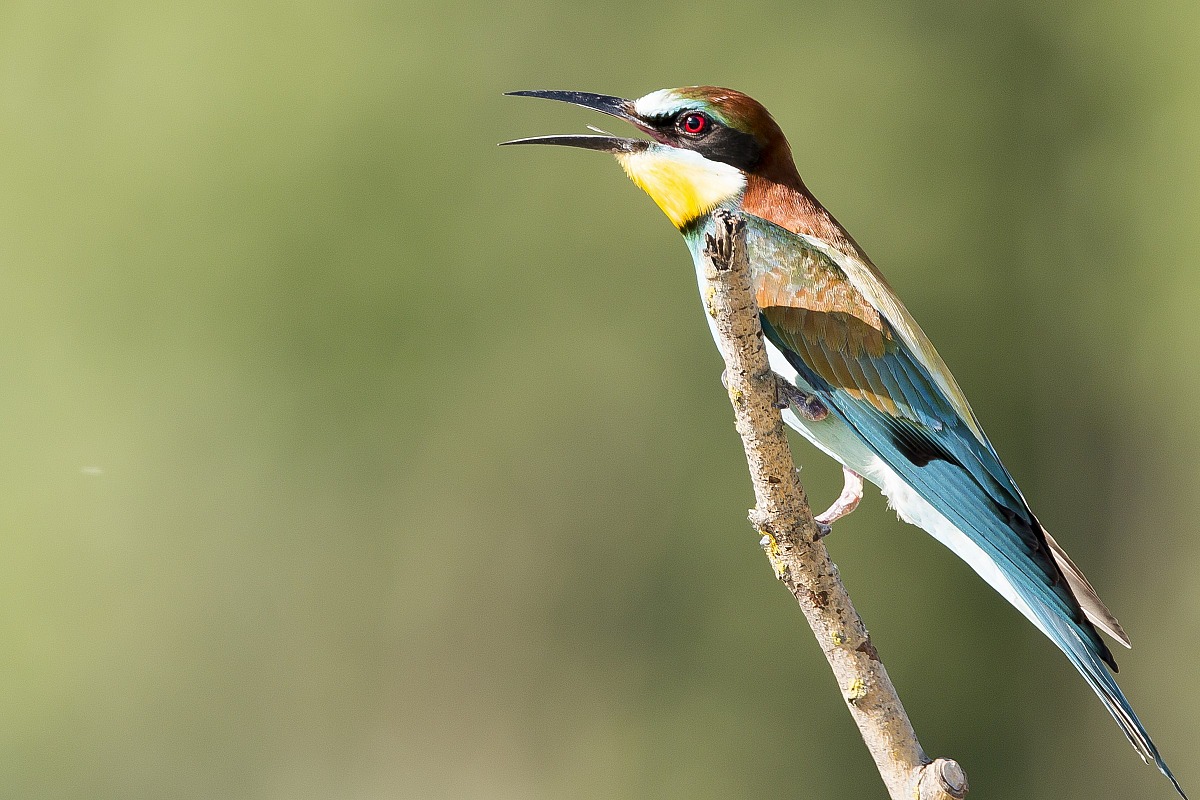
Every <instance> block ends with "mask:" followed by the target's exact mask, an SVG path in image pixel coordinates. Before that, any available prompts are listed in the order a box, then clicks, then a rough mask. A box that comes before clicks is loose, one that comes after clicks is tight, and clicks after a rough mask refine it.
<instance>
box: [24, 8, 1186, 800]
mask: <svg viewBox="0 0 1200 800" xmlns="http://www.w3.org/2000/svg"><path fill="white" fill-rule="evenodd" d="M1198 35H1200V8H1197V7H1196V5H1195V4H1194V3H1184V2H1163V3H1156V4H1153V5H1150V6H1147V5H1146V4H1143V3H1135V2H1132V0H1120V1H1118V2H1107V3H1103V4H1083V3H1067V4H1059V5H1055V4H1046V3H1042V2H1032V0H1013V2H1005V3H989V4H962V3H953V2H924V1H922V0H908V1H906V2H899V3H896V2H885V1H884V0H875V1H874V2H850V3H845V2H832V1H829V2H816V3H810V4H807V5H806V6H804V7H799V6H797V5H796V4H794V3H787V2H776V3H770V2H746V3H737V4H733V3H702V4H699V5H697V4H695V3H692V4H671V3H667V4H660V5H657V6H655V5H646V4H644V3H638V4H634V3H629V4H625V5H618V4H610V5H595V6H591V7H588V6H587V5H583V4H580V5H575V6H566V5H561V4H556V3H547V2H538V1H537V0H529V1H528V2H522V3H520V4H517V5H513V6H508V7H497V6H493V5H491V4H483V3H470V2H454V0H451V1H450V2H440V3H433V2H412V1H409V0H401V2H398V3H397V2H391V3H370V2H349V3H344V2H343V3H333V2H316V1H314V2H307V3H302V4H290V3H274V4H271V3H255V4H249V5H247V4H244V3H232V2H228V3H209V4H203V7H202V6H201V5H200V4H160V3H133V2H106V3H100V2H90V3H89V2H84V3H67V4H43V3H28V2H27V3H9V4H6V6H5V8H4V11H3V14H2V15H0V119H2V124H0V146H2V150H0V153H2V154H0V186H2V187H3V189H2V191H0V226H2V229H0V276H2V278H0V280H2V281H3V292H2V295H0V297H2V299H0V303H2V304H3V305H2V311H0V326H2V334H3V335H2V336H0V375H2V376H3V378H2V379H0V443H2V445H0V449H2V452H3V455H0V475H2V477H3V486H4V489H3V494H4V497H5V500H4V502H3V503H0V530H2V531H3V539H2V540H0V541H2V542H3V552H2V554H0V609H2V611H0V641H2V642H3V644H2V647H3V658H2V659H0V680H2V681H3V686H4V691H3V692H0V703H2V717H3V719H4V721H5V722H4V724H3V726H0V727H2V733H0V786H3V787H4V788H3V789H0V795H3V796H7V797H14V798H68V799H70V798H81V799H82V798H89V799H90V798H122V799H125V798H162V797H171V798H218V797H219V798H234V799H238V798H280V799H281V800H283V799H285V798H286V799H289V800H290V799H291V798H414V799H416V798H431V799H440V798H447V799H449V798H454V799H458V798H464V799H468V800H469V799H470V798H481V799H482V798H487V799H488V800H504V799H505V798H531V799H535V800H536V799H537V798H547V799H548V798H562V797H571V798H584V799H585V800H586V799H588V798H684V797H687V798H730V799H736V798H762V797H796V798H807V797H838V798H842V797H844V798H860V797H882V796H883V789H882V785H881V784H880V782H879V779H878V777H877V775H876V774H875V772H874V769H873V767H872V765H871V764H870V762H869V760H868V757H867V755H866V752H865V749H864V748H863V747H862V745H861V742H860V741H859V739H858V734H857V732H856V731H855V729H854V728H853V726H852V725H851V722H850V720H849V716H848V714H847V713H846V712H845V709H844V708H843V707H842V703H841V700H840V699H839V696H838V693H837V690H836V687H835V686H834V684H833V680H832V678H831V676H830V674H829V672H828V670H827V668H826V666H825V664H824V661H823V659H822V657H821V654H820V653H819V652H818V650H817V647H816V645H815V644H814V642H813V641H812V639H811V636H810V634H809V633H808V631H807V629H806V627H805V625H804V622H803V619H802V618H801V616H800V614H799V612H798V611H797V610H796V609H795V608H794V605H793V603H792V601H791V598H790V597H789V596H788V594H787V592H786V591H785V590H784V589H783V588H782V587H781V586H779V585H778V584H777V582H776V581H775V580H774V579H773V577H772V576H771V573H770V570H769V567H768V565H767V562H766V559H765V558H764V557H763V555H762V553H761V551H760V550H759V548H758V546H757V543H756V537H755V535H754V534H753V532H752V531H751V529H750V527H749V526H748V524H747V523H746V521H745V511H746V509H747V508H748V506H749V505H750V504H751V503H752V495H751V492H750V487H749V484H748V480H747V477H746V474H745V466H744V463H743V460H742V455H741V450H740V443H739V442H738V439H737V437H736V435H735V434H734V431H733V427H732V424H731V414H730V411H729V408H728V404H727V400H726V397H725V393H724V391H723V390H722V389H721V386H720V383H719V382H718V376H719V374H720V371H721V364H720V362H719V360H718V357H717V355H716V352H715V350H714V348H713V346H712V343H711V341H710V339H709V335H708V332H707V330H706V326H705V323H704V320H703V315H702V312H701V309H700V305H699V301H698V298H697V297H696V290H695V287H694V278H693V272H692V267H691V263H690V260H689V258H688V256H687V253H686V251H685V249H684V247H683V244H682V243H681V242H680V241H679V238H678V236H677V234H676V233H675V232H674V231H673V230H672V229H671V227H670V225H669V224H668V223H667V221H666V220H665V219H664V218H662V216H661V214H659V212H658V211H657V210H656V209H655V208H654V207H653V204H652V203H651V201H650V200H649V199H648V198H646V197H645V196H644V195H642V194H641V193H640V192H638V191H637V190H636V189H635V188H634V187H633V186H632V185H630V184H629V183H628V181H626V179H625V178H624V177H623V176H622V175H621V173H620V170H619V169H618V168H617V166H616V165H615V164H613V163H612V162H611V160H610V159H607V158H605V157H602V156H599V155H597V154H594V153H584V152H582V151H564V150H551V149H543V150H532V149H530V150H516V149H514V150H498V149H497V148H496V147H495V143H496V142H498V141H501V140H503V139H508V138H514V137H518V136H526V135H536V134H544V133H564V132H582V131H583V130H584V128H583V126H584V125H585V124H588V123H594V124H600V125H605V126H609V127H611V126H613V125H614V124H617V123H615V122H614V121H613V120H607V121H605V119H598V118H597V117H596V115H593V114H589V113H587V112H585V111H582V110H579V109H572V108H569V107H567V106H563V105H561V104H553V103H547V102H540V101H534V100H527V99H521V98H505V97H502V96H501V93H502V92H504V91H506V90H513V89H531V88H568V89H584V90H592V91H599V92H606V93H613V94H621V95H624V96H637V95H640V94H642V93H645V92H647V91H650V90H653V89H657V88H661V87H665V86H678V85H687V84H695V83H715V84H719V85H727V86H733V87H736V88H740V89H743V90H745V91H747V92H749V93H751V94H752V95H754V96H755V97H757V98H759V99H760V100H762V101H763V102H764V103H765V104H766V105H767V106H768V107H769V108H771V109H772V110H773V111H774V113H775V115H776V117H777V118H778V120H779V121H780V123H781V124H782V125H783V127H784V129H785V130H786V131H787V132H788V133H789V136H790V138H791V141H792V143H793V146H794V149H795V151H796V155H797V162H798V164H799V166H800V169H801V172H802V173H803V174H804V175H805V176H806V179H807V180H808V182H809V185H810V186H811V187H812V188H813V190H814V191H815V192H816V193H817V195H818V196H819V197H820V198H822V199H823V201H824V202H825V203H826V204H827V205H828V206H829V207H830V208H831V209H832V210H833V212H834V213H835V214H837V215H838V217H839V218H840V219H841V220H842V222H843V223H844V224H846V225H847V227H848V228H849V229H850V230H851V231H852V232H853V234H854V235H855V237H856V238H857V239H858V240H859V242H860V243H861V244H863V246H864V247H865V248H866V249H867V251H868V252H869V253H871V255H872V256H873V258H874V259H875V261H876V262H877V263H879V264H880V265H881V267H882V268H883V269H884V271H885V272H886V273H887V275H888V276H889V278H890V279H891V281H892V282H893V284H894V285H895V286H896V287H897V289H898V290H899V292H900V294H901V295H902V296H903V297H904V298H905V300H906V302H907V303H908V305H909V307H910V309H911V310H912V311H913V312H914V314H915V315H916V316H917V318H918V319H919V320H921V322H922V324H923V325H924V327H925V328H926V330H927V331H928V333H929V334H930V336H931V337H932V338H933V340H934V341H935V342H936V343H937V344H938V346H939V348H940V349H941V351H942V354H943V355H944V357H945V358H946V360H947V361H948V362H949V364H950V365H951V366H952V367H953V368H954V370H955V372H956V374H957V376H958V378H959V381H960V382H961V383H962V384H963V386H964V387H965V389H966V391H967V393H968V395H969V396H970V397H971V398H972V401H973V403H974V405H975V409H976V411H977V412H978V414H979V416H980V417H981V418H982V420H983V421H984V424H985V425H986V427H987V428H988V430H989V432H990V434H991V436H992V438H993V440H994V441H995V443H996V445H997V447H998V448H999V449H1000V451H1001V453H1002V454H1004V456H1005V459H1006V461H1007V463H1008V465H1009V467H1010V469H1011V470H1012V471H1013V473H1014V474H1015V475H1016V476H1017V477H1018V479H1019V480H1020V481H1021V484H1022V486H1023V488H1024V490H1025V492H1026V494H1027V495H1028V497H1029V498H1030V501H1031V502H1032V504H1033V505H1034V508H1035V509H1037V511H1038V514H1039V516H1040V517H1041V518H1042V519H1043V521H1045V523H1046V524H1047V526H1048V527H1049V528H1050V529H1051V530H1052V531H1054V533H1055V534H1056V536H1057V537H1058V539H1059V540H1060V541H1061V542H1063V543H1064V545H1065V546H1066V547H1067V548H1068V550H1069V551H1070V552H1071V553H1072V555H1073V556H1074V557H1075V559H1076V560H1077V561H1078V562H1079V564H1080V565H1081V566H1083V567H1084V569H1085V570H1086V571H1087V572H1088V574H1089V575H1090V577H1091V578H1092V580H1093V582H1094V583H1095V584H1096V586H1097V587H1098V588H1099V590H1100V592H1101V594H1102V595H1103V596H1104V597H1105V598H1106V600H1107V601H1108V603H1109V605H1110V606H1111V607H1112V608H1113V609H1114V610H1115V611H1116V613H1117V615H1118V616H1119V617H1120V619H1121V620H1122V622H1123V623H1124V625H1125V627H1126V628H1127V629H1128V631H1129V632H1130V634H1131V635H1132V637H1133V640H1134V643H1135V649H1134V650H1133V651H1132V652H1118V653H1117V656H1118V658H1119V659H1120V661H1121V665H1122V674H1121V681H1122V685H1123V686H1124V687H1125V689H1126V691H1127V692H1128V693H1129V695H1130V697H1131V698H1132V700H1133V702H1134V705H1135V706H1136V708H1137V709H1138V711H1139V712H1140V713H1141V715H1142V717H1143V719H1144V720H1145V722H1146V724H1147V725H1148V726H1149V728H1150V730H1151V731H1152V733H1153V734H1154V735H1155V737H1156V740H1157V742H1158V744H1159V745H1160V747H1161V748H1162V750H1163V752H1164V754H1165V755H1166V757H1167V758H1168V760H1169V761H1170V762H1171V763H1172V765H1173V766H1174V768H1175V770H1176V772H1177V773H1178V775H1179V777H1180V779H1181V780H1182V781H1183V783H1184V785H1185V787H1189V788H1191V789H1192V791H1193V792H1200V768H1197V766H1196V762H1197V759H1198V758H1200V742H1198V740H1197V735H1196V729H1195V719H1196V718H1197V715H1198V714H1200V699H1198V697H1200V694H1198V692H1197V690H1196V688H1195V684H1196V680H1197V678H1198V677H1200V669H1198V668H1197V667H1196V664H1195V661H1196V657H1197V655H1198V652H1197V650H1198V648H1197V642H1198V641H1200V577H1198V576H1197V570H1196V565H1197V563H1200V538H1198V537H1197V536H1196V527H1197V526H1196V522H1195V516H1196V512H1195V499H1194V493H1195V488H1194V487H1195V486H1196V485H1197V482H1198V481H1200V455H1198V454H1200V429H1198V427H1197V425H1196V424H1195V420H1196V409H1197V407H1198V405H1200V370H1197V367H1196V360H1195V353H1196V352H1197V351H1198V344H1200V325H1197V323H1196V309H1197V301H1196V297H1197V293H1198V292H1200V272H1198V270H1197V265H1198V264H1200V217H1198V211H1200V188H1198V184H1200V180H1198V179H1200V148H1197V142H1198V141H1200V101H1198V100H1197V95H1196V88H1195V87H1196V86H1197V85H1200V61H1198V60H1197V59H1196V41H1197V37H1198ZM797 459H798V461H800V462H801V463H802V464H803V465H804V472H803V475H804V478H805V481H806V483H807V485H808V488H809V490H810V493H811V494H812V496H813V498H814V503H815V504H822V505H823V504H824V503H825V502H828V500H829V499H830V498H831V497H832V496H833V495H834V494H835V493H836V492H837V489H838V486H839V480H840V476H839V474H838V470H837V469H836V467H835V466H834V465H833V464H832V463H831V462H828V461H827V460H826V459H824V458H822V457H820V456H818V454H817V453H816V452H815V451H813V450H812V449H811V448H810V447H808V446H807V445H805V444H803V443H798V444H797ZM830 548H831V551H832V553H833V556H834V558H835V559H836V560H837V562H838V564H839V565H840V567H841V570H842V575H843V577H844V579H845V581H846V583H847V584H848V586H849V588H850V590H851V593H852V594H853V596H854V598H855V601H856V603H857V604H858V607H859V609H860V611H861V612H862V613H863V615H864V616H865V617H866V620H867V622H868V624H869V625H870V627H871V630H872V633H873V635H874V637H875V642H876V644H877V645H878V647H879V650H880V652H881V653H882V655H883V656H884V659H885V661H886V663H887V665H888V667H889V669H890V671H891V674H892V677H893V679H894V681H895V683H896V685H897V686H898V688H899V690H900V692H901V695H902V696H903V698H904V700H905V702H906V703H907V706H908V709H909V712H910V714H911V716H912V718H913V721H914V723H915V725H916V727H917V729H918V731H919V732H920V734H921V738H922V741H923V743H924V745H925V747H926V749H927V750H929V752H931V753H934V754H945V755H950V756H953V757H955V758H957V759H959V760H960V761H961V762H962V763H963V764H964V766H965V767H966V769H967V771H968V774H969V775H970V778H971V783H972V785H973V787H974V795H973V796H975V795H977V796H979V797H1023V798H1097V797H1114V798H1127V797H1162V798H1167V797H1171V796H1172V794H1171V791H1170V786H1169V785H1168V784H1167V783H1166V781H1165V780H1163V779H1162V778H1161V777H1160V776H1158V775H1157V773H1156V772H1155V771H1154V770H1152V769H1150V768H1146V767H1143V766H1141V764H1140V763H1139V762H1138V760H1137V758H1136V756H1135V754H1134V753H1133V751H1132V750H1131V749H1130V748H1129V746H1128V745H1127V744H1126V743H1125V740H1124V738H1123V737H1122V736H1121V734H1120V733H1119V731H1118V730H1117V728H1116V726H1115V725H1114V724H1113V723H1112V721H1111V720H1110V719H1109V718H1108V716H1107V714H1106V713H1105V712H1104V711H1103V709H1102V707H1101V705H1100V703H1099V702H1098V701H1097V700H1096V698H1095V697H1094V696H1092V694H1091V693H1090V691H1089V690H1088V689H1087V688H1086V686H1085V685H1084V683H1083V681H1082V680H1081V679H1080V678H1079V677H1078V676H1077V675H1076V674H1075V673H1074V672H1073V671H1072V669H1071V668H1070V667H1069V665H1068V664H1067V662H1066V660H1065V659H1064V658H1062V657H1061V656H1060V655H1059V654H1058V653H1057V652H1056V651H1055V650H1054V649H1053V647H1052V646H1051V645H1049V644H1048V643H1047V642H1046V641H1044V640H1043V639H1042V638H1041V637H1040V636H1039V635H1038V634H1037V633H1036V632H1035V631H1034V630H1033V628H1032V627H1031V626H1029V625H1028V624H1027V623H1025V622H1024V620H1022V619H1021V618H1020V617H1019V616H1018V615H1017V614H1016V613H1015V612H1013V611H1012V610H1011V609H1010V608H1008V607H1007V606H1006V605H1005V604H1004V603H1003V602H1002V601H1001V600H1000V598H999V597H998V596H996V595H995V594H994V593H993V592H992V591H991V590H989V589H988V588H987V587H986V586H984V584H983V583H982V582H981V581H980V580H978V579H977V578H976V577H975V576H974V575H973V574H971V573H970V572H969V571H968V570H967V568H966V567H965V566H963V565H962V564H960V563H959V562H957V561H956V560H954V559H953V558H952V557H951V556H950V554H949V553H948V552H946V551H944V550H943V549H941V548H940V547H939V546H938V545H937V544H936V543H934V542H933V541H932V540H931V539H929V538H928V537H927V536H925V535H924V534H922V533H921V532H919V531H918V530H916V529H915V528H910V527H907V526H904V525H902V524H900V523H898V522H897V521H896V520H895V517H894V515H892V514H890V513H889V512H887V511H886V509H885V508H884V505H883V502H882V501H881V500H880V499H879V497H878V495H877V494H876V493H874V492H872V493H871V494H869V496H868V500H867V501H866V502H865V503H864V506H863V508H862V509H861V510H860V511H859V512H858V513H856V514H855V515H854V516H852V517H851V518H850V519H849V520H848V521H846V522H844V523H841V524H840V525H839V526H838V530H837V533H836V535H835V536H834V538H833V539H832V540H831V541H830Z"/></svg>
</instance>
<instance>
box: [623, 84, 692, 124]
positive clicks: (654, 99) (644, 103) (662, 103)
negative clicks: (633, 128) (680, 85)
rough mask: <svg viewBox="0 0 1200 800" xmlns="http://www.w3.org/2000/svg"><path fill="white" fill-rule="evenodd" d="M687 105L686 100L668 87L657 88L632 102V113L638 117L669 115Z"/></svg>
mask: <svg viewBox="0 0 1200 800" xmlns="http://www.w3.org/2000/svg"><path fill="white" fill-rule="evenodd" d="M685 105H687V103H686V101H684V100H683V98H681V97H679V95H677V94H675V93H674V92H672V91H671V90H670V89H659V90H658V91H657V92H651V93H650V94H648V95H646V96H645V97H639V98H638V99H637V100H635V101H634V102H633V113H635V114H637V115H638V116H639V117H663V116H670V115H671V114H674V113H675V112H676V111H679V110H680V109H682V108H683V107H684V106H685Z"/></svg>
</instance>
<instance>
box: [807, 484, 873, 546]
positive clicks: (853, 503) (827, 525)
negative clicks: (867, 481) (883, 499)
mask: <svg viewBox="0 0 1200 800" xmlns="http://www.w3.org/2000/svg"><path fill="white" fill-rule="evenodd" d="M842 475H843V476H844V477H845V484H844V485H843V486H842V493H841V494H839V495H838V498H837V500H834V501H833V505H831V506H830V507H829V508H827V509H825V511H824V512H823V513H821V514H818V515H817V516H815V517H813V519H814V520H815V521H816V523H817V538H818V539H824V538H825V537H826V536H828V535H829V534H830V533H832V532H833V523H835V522H837V521H838V520H839V519H841V518H842V517H844V516H846V515H847V514H849V513H850V512H851V511H853V510H854V509H856V508H858V502H859V501H860V500H862V496H863V479H862V475H859V474H858V473H857V472H855V471H854V470H852V469H848V468H846V467H842Z"/></svg>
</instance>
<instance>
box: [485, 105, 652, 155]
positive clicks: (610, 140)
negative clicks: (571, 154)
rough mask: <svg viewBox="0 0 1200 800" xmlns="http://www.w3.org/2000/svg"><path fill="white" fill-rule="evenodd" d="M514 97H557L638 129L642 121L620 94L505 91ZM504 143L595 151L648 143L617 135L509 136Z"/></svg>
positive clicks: (631, 148) (639, 147)
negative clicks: (558, 146) (515, 137)
mask: <svg viewBox="0 0 1200 800" xmlns="http://www.w3.org/2000/svg"><path fill="white" fill-rule="evenodd" d="M505 94H507V95H510V96H516V97H542V98H545V99H547V100H560V101H562V102H564V103H570V104H571V105H575V106H581V107H583V108H590V109H592V110H593V111H599V112H601V113H604V114H609V115H611V116H614V117H617V118H619V119H623V120H625V121H626V122H629V123H632V124H633V125H635V126H636V127H638V128H641V129H642V130H645V129H646V124H645V123H644V122H643V121H642V120H641V119H639V118H638V117H637V115H635V114H634V113H633V103H632V102H631V101H629V100H626V99H624V98H622V97H613V96H612V95H607V94H592V93H591V92H563V91H555V90H549V89H547V90H538V91H521V92H506V93H505ZM500 144H501V145H508V144H558V145H563V146H566V147H582V148H584V149H585V150H599V151H601V152H605V153H633V152H637V151H638V150H645V149H646V148H647V147H649V146H650V143H649V142H646V141H643V140H641V139H623V138H621V137H619V136H569V135H566V136H564V135H558V136H533V137H530V138H528V139H513V140H512V141H509V142H501V143H500Z"/></svg>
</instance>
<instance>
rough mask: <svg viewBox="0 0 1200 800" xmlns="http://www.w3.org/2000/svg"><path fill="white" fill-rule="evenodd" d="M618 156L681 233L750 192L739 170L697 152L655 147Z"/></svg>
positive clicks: (626, 169) (634, 179) (634, 178)
mask: <svg viewBox="0 0 1200 800" xmlns="http://www.w3.org/2000/svg"><path fill="white" fill-rule="evenodd" d="M616 156H617V161H619V162H621V167H622V168H624V170H625V174H626V175H628V176H629V178H630V180H632V181H633V182H634V183H636V184H637V185H638V186H640V187H641V188H642V190H643V191H644V192H646V194H648V195H650V197H651V198H652V199H653V200H654V202H655V203H657V204H658V207H659V208H661V209H662V210H663V213H664V214H666V215H667V219H669V220H671V224H672V225H674V226H675V227H676V228H679V229H681V230H682V229H683V228H684V227H686V226H687V224H688V223H689V222H691V221H692V220H694V219H696V218H697V217H700V216H703V215H704V214H707V213H708V212H710V211H712V210H713V209H714V208H716V207H717V206H718V205H720V204H721V203H723V202H725V201H726V200H728V199H730V198H731V197H735V196H736V195H738V194H741V192H742V191H743V190H744V189H745V188H746V178H745V176H743V175H742V173H741V171H740V170H738V169H737V168H736V167H731V166H730V165H728V164H723V163H721V162H719V161H709V160H708V159H707V158H705V157H704V156H702V155H700V154H699V153H697V152H695V151H694V150H683V149H680V148H675V147H665V146H664V147H657V146H653V145H652V146H651V147H650V148H649V149H646V150H640V151H638V152H636V153H617V154H616Z"/></svg>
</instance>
